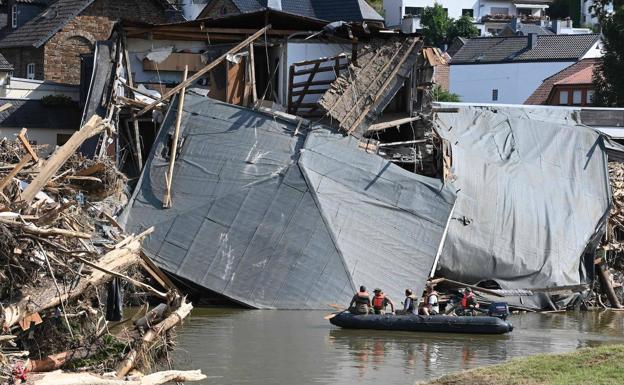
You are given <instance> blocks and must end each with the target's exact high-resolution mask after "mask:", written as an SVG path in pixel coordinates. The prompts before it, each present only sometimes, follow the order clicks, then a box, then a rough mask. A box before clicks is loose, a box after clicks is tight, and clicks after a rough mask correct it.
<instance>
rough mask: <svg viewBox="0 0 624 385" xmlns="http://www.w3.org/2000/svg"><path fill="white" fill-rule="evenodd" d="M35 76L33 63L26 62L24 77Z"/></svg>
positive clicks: (30, 77) (32, 77)
mask: <svg viewBox="0 0 624 385" xmlns="http://www.w3.org/2000/svg"><path fill="white" fill-rule="evenodd" d="M34 78H35V63H28V65H27V66H26V79H34Z"/></svg>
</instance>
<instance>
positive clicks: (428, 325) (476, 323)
mask: <svg viewBox="0 0 624 385" xmlns="http://www.w3.org/2000/svg"><path fill="white" fill-rule="evenodd" d="M329 322H331V324H332V325H336V326H340V327H341V328H345V329H373V330H397V331H398V330H400V331H413V332H436V333H471V334H504V333H509V332H510V331H512V330H513V325H512V324H511V323H510V322H507V321H504V320H502V319H500V318H498V317H491V316H477V317H453V316H446V315H430V316H421V315H391V314H384V315H374V314H369V315H355V314H351V313H349V312H344V313H338V314H336V315H335V316H334V317H333V318H331V319H330V320H329Z"/></svg>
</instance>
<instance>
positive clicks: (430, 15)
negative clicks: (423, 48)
mask: <svg viewBox="0 0 624 385" xmlns="http://www.w3.org/2000/svg"><path fill="white" fill-rule="evenodd" d="M452 23H453V22H452V20H451V19H449V17H448V13H447V12H446V10H445V9H444V7H442V6H441V5H440V4H438V3H435V4H434V5H433V7H426V8H425V9H424V10H423V13H422V15H421V16H420V25H421V26H422V27H423V36H424V38H425V44H428V45H433V46H436V47H439V46H442V45H443V44H444V43H446V42H447V40H448V30H449V28H450V26H451V24H452Z"/></svg>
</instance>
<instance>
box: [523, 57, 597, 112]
mask: <svg viewBox="0 0 624 385" xmlns="http://www.w3.org/2000/svg"><path fill="white" fill-rule="evenodd" d="M599 60H600V59H583V60H580V61H578V62H576V63H574V64H572V65H571V66H569V67H567V68H564V69H563V70H561V71H560V72H557V73H556V74H554V75H552V76H551V77H549V78H546V79H544V82H543V83H542V85H541V86H539V87H538V88H537V89H536V90H535V91H534V92H533V94H531V96H529V98H528V99H527V100H526V101H525V102H524V104H546V101H547V100H548V95H550V92H551V91H552V88H553V87H554V86H555V84H558V82H561V81H564V80H567V79H568V78H571V77H573V76H575V75H577V74H579V73H580V72H581V71H583V70H586V69H588V68H592V69H593V68H595V66H596V65H597V64H598V61H599ZM582 76H585V75H582ZM573 79H574V78H573ZM590 79H591V77H590ZM589 83H591V80H590V81H589ZM589 83H583V84H589ZM566 84H567V83H566ZM570 84H572V83H570ZM577 84H578V83H577Z"/></svg>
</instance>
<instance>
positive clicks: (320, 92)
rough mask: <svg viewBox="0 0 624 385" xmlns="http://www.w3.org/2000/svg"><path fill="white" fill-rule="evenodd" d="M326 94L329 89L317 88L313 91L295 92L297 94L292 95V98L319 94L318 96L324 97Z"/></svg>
mask: <svg viewBox="0 0 624 385" xmlns="http://www.w3.org/2000/svg"><path fill="white" fill-rule="evenodd" d="M304 90H305V88H304ZM325 92H327V89H318V88H315V89H313V90H305V91H303V90H302V91H295V92H293V93H292V96H302V95H303V96H305V95H314V94H317V95H318V94H321V95H322V94H324V93H325Z"/></svg>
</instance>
